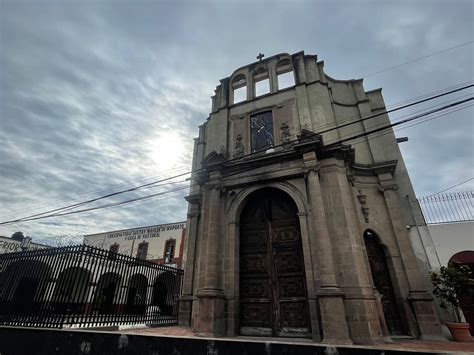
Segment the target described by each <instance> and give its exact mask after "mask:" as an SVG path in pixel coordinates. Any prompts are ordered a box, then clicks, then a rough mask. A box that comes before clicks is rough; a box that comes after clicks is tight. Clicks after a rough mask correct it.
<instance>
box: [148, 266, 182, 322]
mask: <svg viewBox="0 0 474 355" xmlns="http://www.w3.org/2000/svg"><path fill="white" fill-rule="evenodd" d="M178 297H179V280H178V278H177V277H176V276H175V275H173V274H172V273H171V272H164V273H162V274H161V275H159V276H158V277H157V278H156V280H155V283H154V284H153V296H152V301H151V304H152V307H157V309H156V311H157V312H158V313H159V314H160V315H166V316H171V315H175V314H176V312H177V303H178V302H177V299H178Z"/></svg>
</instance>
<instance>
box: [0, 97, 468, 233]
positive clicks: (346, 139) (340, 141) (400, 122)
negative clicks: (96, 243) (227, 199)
mask: <svg viewBox="0 0 474 355" xmlns="http://www.w3.org/2000/svg"><path fill="white" fill-rule="evenodd" d="M471 100H474V97H470V98H468V99H465V100H461V101H457V102H455V103H451V104H449V105H445V106H442V107H439V108H436V109H433V110H429V111H427V112H424V113H421V114H418V115H415V116H413V117H410V118H407V119H404V120H401V121H398V122H396V123H393V124H388V125H385V126H382V127H379V128H375V129H372V130H370V131H368V132H364V133H361V134H356V135H354V136H351V137H347V138H343V139H341V140H339V141H338V142H335V143H331V144H329V145H328V146H334V145H336V144H341V143H344V142H347V141H350V140H354V139H357V138H361V137H364V136H368V135H371V134H373V133H377V132H381V131H383V130H386V129H388V128H393V127H396V126H398V125H401V124H404V123H407V122H411V121H414V120H416V119H419V118H422V117H425V116H428V115H431V114H433V113H436V112H439V111H442V110H446V109H449V108H452V107H456V106H459V105H461V104H463V103H466V102H469V101H471ZM239 159H240V158H239ZM229 161H230V160H229ZM229 161H227V162H229ZM200 170H202V169H198V170H196V171H194V172H197V171H200ZM241 173H242V171H239V172H236V173H235V174H241ZM170 179H171V178H170ZM185 188H188V186H185V187H182V188H179V189H176V190H171V191H164V192H160V193H157V194H152V195H147V196H143V197H139V198H135V199H131V200H125V201H120V202H116V203H110V204H106V205H102V206H97V207H92V208H88V209H83V210H78V211H70V212H62V213H61V212H59V213H55V214H50V215H46V216H44V215H43V216H41V215H39V216H30V217H25V218H20V219H17V220H13V221H6V222H1V223H0V225H5V224H12V223H17V222H26V221H31V220H38V219H44V218H51V217H60V216H66V215H71V214H77V213H82V212H88V211H93V210H98V209H103V208H109V207H113V206H119V205H122V204H126V203H130V202H135V201H140V200H144V199H146V198H151V197H154V196H158V195H164V194H166V193H171V192H175V191H179V190H181V189H185ZM104 198H105V197H104ZM96 200H97V199H96ZM57 210H60V209H57ZM57 210H55V211H57ZM51 212H54V211H51ZM43 214H46V213H43Z"/></svg>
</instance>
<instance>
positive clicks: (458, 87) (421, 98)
mask: <svg viewBox="0 0 474 355" xmlns="http://www.w3.org/2000/svg"><path fill="white" fill-rule="evenodd" d="M472 83H473V82H472V81H468V82H465V83H462V84H458V85H454V86H452V87H449V88H446V89H443V90H441V91H436V92H434V93H432V94H433V95H431V96H426V95H421V96H419V97H418V99H417V100H416V101H414V102H410V101H409V100H407V101H405V102H408V103H407V104H405V105H402V106H399V107H395V108H392V109H389V110H384V111H382V112H379V113H376V114H369V115H367V116H365V117H362V118H360V119H359V120H356V121H353V119H354V118H358V117H361V115H360V114H358V115H354V116H352V117H349V118H346V119H344V120H340V121H338V125H337V124H336V125H334V124H328V125H322V126H320V127H318V129H322V128H325V127H331V126H332V127H331V128H327V129H324V130H322V131H319V132H318V134H323V133H327V132H330V131H332V130H336V129H340V128H343V127H347V126H349V125H352V124H355V123H358V122H363V121H365V120H368V119H371V118H375V117H378V116H381V115H384V114H388V113H391V112H395V111H398V110H401V109H405V108H408V107H411V106H414V105H418V104H421V103H424V102H427V101H431V100H434V99H437V98H440V97H443V96H446V95H450V94H452V93H455V92H459V91H462V90H465V89H468V88H471V87H473V86H474V85H473V84H472ZM446 90H448V91H446ZM402 103H403V102H402ZM344 122H346V123H344ZM341 123H342V124H341ZM295 138H296V139H294V141H297V140H298V138H297V136H296V137H295ZM280 146H281V145H280ZM275 147H277V146H275ZM255 153H258V152H254V153H250V154H247V155H244V156H243V157H246V156H251V155H253V154H255ZM243 157H242V156H241V157H239V158H236V159H241V158H243ZM230 161H232V159H230V160H228V161H227V162H230ZM189 173H191V171H190V172H189ZM183 174H186V173H183ZM169 179H173V177H171V178H169ZM169 179H160V180H158V181H154V182H151V183H148V184H144V185H140V186H136V187H134V188H131V189H127V190H123V191H117V192H115V193H111V194H107V195H105V196H103V197H99V198H96V199H91V200H88V201H84V202H80V203H77V204H73V205H70V206H65V207H62V208H58V209H54V210H52V211H46V212H42V213H38V214H35V215H31V216H28V217H25V218H29V217H36V216H40V215H44V214H47V213H50V212H56V211H60V210H69V209H73V208H77V207H79V206H81V205H83V204H87V203H91V202H95V201H97V200H100V199H103V198H108V197H111V196H115V195H118V194H122V193H126V192H131V191H135V190H139V189H143V188H149V187H153V185H155V184H157V183H160V182H163V181H167V180H169ZM170 183H171V182H170ZM107 190H108V189H106V190H103V191H107ZM30 210H31V209H30ZM9 215H11V213H10V214H9Z"/></svg>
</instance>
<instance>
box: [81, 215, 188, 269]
mask: <svg viewBox="0 0 474 355" xmlns="http://www.w3.org/2000/svg"><path fill="white" fill-rule="evenodd" d="M185 234H186V222H177V223H169V224H160V225H155V226H148V227H140V228H133V229H124V230H118V231H112V232H103V233H97V234H89V235H85V236H84V244H87V245H91V246H95V247H98V248H102V249H107V250H111V251H114V252H116V253H120V254H126V255H129V256H133V257H137V258H140V259H144V260H148V261H153V262H156V263H159V264H169V265H170V266H174V267H178V268H180V267H181V266H182V261H183V250H184V239H185Z"/></svg>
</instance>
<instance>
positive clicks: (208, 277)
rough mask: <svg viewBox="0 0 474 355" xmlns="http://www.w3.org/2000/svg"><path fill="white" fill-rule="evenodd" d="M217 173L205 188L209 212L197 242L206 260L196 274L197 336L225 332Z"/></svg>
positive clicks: (211, 176)
mask: <svg viewBox="0 0 474 355" xmlns="http://www.w3.org/2000/svg"><path fill="white" fill-rule="evenodd" d="M219 179H220V173H218V172H214V173H211V175H210V182H209V183H207V184H206V186H205V189H206V190H207V194H208V195H209V206H208V209H209V212H208V213H209V215H208V218H207V235H203V236H202V240H201V243H205V245H206V249H205V250H206V251H205V253H204V254H203V255H201V256H200V258H201V259H203V260H205V261H206V262H205V263H204V264H202V265H203V266H204V267H203V270H200V274H201V275H200V276H201V277H202V278H203V281H204V282H203V287H202V288H200V289H198V290H197V291H196V297H197V298H198V307H199V312H198V313H197V315H196V320H195V324H194V326H193V328H194V331H195V332H196V333H198V334H199V335H205V336H223V335H225V319H224V316H225V314H224V305H225V296H224V291H223V288H222V277H221V272H220V271H221V270H220V269H221V268H220V260H221V255H220V252H221V247H220V246H221V242H222V240H221V239H222V238H221V233H220V231H221V226H220V214H221V207H220V205H221V203H220V200H221V196H220V195H221V186H220V181H219Z"/></svg>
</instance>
